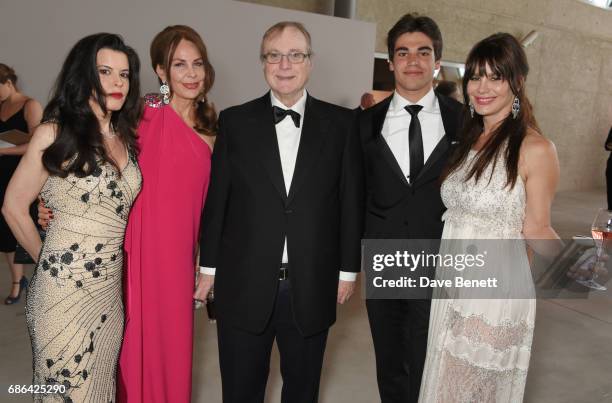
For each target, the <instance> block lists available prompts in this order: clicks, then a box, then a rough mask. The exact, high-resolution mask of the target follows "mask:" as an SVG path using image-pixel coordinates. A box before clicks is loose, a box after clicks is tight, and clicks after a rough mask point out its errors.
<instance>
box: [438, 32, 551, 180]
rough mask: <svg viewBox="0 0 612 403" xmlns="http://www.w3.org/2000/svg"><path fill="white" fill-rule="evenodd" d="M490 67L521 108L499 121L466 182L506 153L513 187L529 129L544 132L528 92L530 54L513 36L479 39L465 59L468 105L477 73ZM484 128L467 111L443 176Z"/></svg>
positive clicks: (482, 73) (457, 164)
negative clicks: (472, 83)
mask: <svg viewBox="0 0 612 403" xmlns="http://www.w3.org/2000/svg"><path fill="white" fill-rule="evenodd" d="M486 66H489V68H490V69H491V71H492V72H493V74H494V75H496V76H498V77H499V78H500V79H502V80H505V81H507V82H508V84H509V85H510V90H511V91H512V93H513V94H514V96H515V97H517V98H518V100H519V102H520V111H519V113H518V115H517V116H516V118H513V116H512V114H511V113H510V114H508V116H507V117H506V118H505V119H504V120H503V121H502V122H501V124H499V126H498V127H497V128H495V130H493V132H492V133H491V134H490V136H489V139H488V140H487V142H486V143H485V145H484V147H483V148H482V149H481V150H480V151H479V152H478V154H477V156H476V160H475V161H474V163H473V164H472V167H471V169H470V171H469V172H468V175H467V177H466V178H465V181H468V180H469V179H471V178H472V177H475V178H476V181H478V180H479V179H480V177H481V176H482V174H483V172H484V171H485V169H486V168H487V167H488V166H489V164H493V168H495V164H496V163H497V158H498V157H499V155H500V154H501V153H503V156H504V160H505V163H506V174H507V182H506V186H509V187H510V189H512V188H513V187H514V185H515V184H516V180H517V176H518V162H519V156H520V155H519V151H520V148H521V144H522V143H523V139H524V138H525V136H526V135H527V130H528V129H532V130H535V131H536V132H538V133H540V129H539V127H538V124H537V122H536V120H535V117H534V116H533V108H532V107H531V103H530V102H529V99H527V96H526V94H525V80H526V79H527V74H528V73H529V64H528V63H527V56H526V55H525V52H524V51H523V48H522V47H521V44H520V43H519V42H518V41H517V40H516V38H514V37H513V36H512V35H510V34H507V33H497V34H494V35H491V36H489V37H487V38H485V39H483V40H481V41H480V42H478V43H477V44H476V45H474V47H473V48H472V50H471V51H470V54H469V55H468V57H467V61H466V62H465V75H464V76H463V97H464V101H465V105H468V104H469V103H470V99H469V96H468V93H467V85H468V83H469V81H470V80H471V79H472V77H474V76H479V77H483V76H485V75H486ZM483 130H484V123H483V118H482V116H480V115H478V114H477V113H474V116H473V117H472V116H470V114H469V112H467V111H466V115H465V119H464V125H463V128H462V130H461V134H460V138H459V146H458V147H457V150H456V152H455V153H454V154H453V155H451V157H450V159H449V163H448V167H447V169H446V171H445V173H444V174H443V179H444V178H445V177H447V176H448V175H449V174H450V173H451V172H453V171H455V170H456V169H458V168H459V167H460V166H461V165H462V164H463V163H464V161H465V159H466V158H467V155H468V153H469V151H470V150H471V149H472V146H473V145H474V144H475V143H476V142H477V141H478V138H479V137H480V135H481V134H482V132H483Z"/></svg>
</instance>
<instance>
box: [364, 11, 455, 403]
mask: <svg viewBox="0 0 612 403" xmlns="http://www.w3.org/2000/svg"><path fill="white" fill-rule="evenodd" d="M387 45H388V50H389V68H390V70H391V71H393V74H394V76H395V92H394V93H393V95H391V96H390V97H388V98H387V99H386V100H384V101H382V102H380V103H379V104H377V105H375V106H373V107H372V108H369V109H367V110H365V111H363V112H361V114H360V115H359V119H358V130H359V134H360V138H361V141H362V146H363V150H364V165H365V169H366V189H367V191H366V218H365V235H364V238H389V239H398V238H399V239H439V238H440V237H441V235H442V226H443V223H442V221H441V217H442V213H443V212H444V210H445V207H444V205H443V203H442V200H441V198H440V183H439V178H440V174H441V172H442V170H443V168H444V166H445V163H446V160H447V157H448V155H449V152H450V151H451V149H452V147H453V144H455V143H456V141H455V140H454V139H455V134H456V132H457V130H458V126H459V121H460V116H461V111H462V105H461V104H460V103H458V102H457V101H455V100H452V99H450V98H447V97H444V96H441V95H438V94H436V93H435V92H434V90H433V74H434V71H435V70H436V69H438V68H440V58H441V54H442V36H441V33H440V30H439V29H438V27H437V25H436V23H435V22H434V21H433V20H431V19H430V18H428V17H424V16H421V17H416V16H413V15H410V14H407V15H405V16H404V17H402V18H401V19H400V20H399V21H398V22H397V23H396V24H395V26H393V28H391V30H390V31H389V33H388V38H387ZM366 306H367V310H368V317H369V320H370V328H371V331H372V338H373V340H374V350H375V353H376V371H377V379H378V388H379V392H380V396H381V400H382V402H383V403H406V402H416V401H417V400H418V396H419V388H420V385H421V377H422V374H423V366H424V362H425V352H426V347H427V330H428V323H429V308H430V301H428V300H382V299H379V300H374V299H371V300H367V301H366Z"/></svg>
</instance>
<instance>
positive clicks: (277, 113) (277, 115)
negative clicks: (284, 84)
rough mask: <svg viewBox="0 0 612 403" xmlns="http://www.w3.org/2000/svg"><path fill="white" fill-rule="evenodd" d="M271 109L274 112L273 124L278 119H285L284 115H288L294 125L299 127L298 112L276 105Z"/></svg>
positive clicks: (276, 122)
mask: <svg viewBox="0 0 612 403" xmlns="http://www.w3.org/2000/svg"><path fill="white" fill-rule="evenodd" d="M272 111H273V112H274V124H278V123H279V122H280V121H282V120H283V119H285V116H287V115H289V116H291V119H293V123H295V127H300V114H299V113H297V112H296V111H292V110H291V109H283V108H279V107H278V106H273V107H272Z"/></svg>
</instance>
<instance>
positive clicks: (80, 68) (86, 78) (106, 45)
mask: <svg viewBox="0 0 612 403" xmlns="http://www.w3.org/2000/svg"><path fill="white" fill-rule="evenodd" d="M101 49H110V50H114V51H117V52H121V53H124V54H125V55H126V56H127V58H128V64H129V84H130V89H129V92H128V94H127V97H126V100H125V103H124V104H123V107H122V108H121V110H119V111H116V112H112V115H111V125H112V127H113V129H114V130H115V132H116V133H117V136H119V138H120V139H121V141H122V142H123V144H124V145H125V146H126V147H128V149H129V150H130V151H131V152H132V153H134V154H137V153H138V146H137V143H136V138H137V135H136V128H137V125H138V121H139V118H140V113H141V110H142V102H141V100H140V79H139V71H140V60H139V59H138V55H137V54H136V52H135V51H134V49H132V48H131V47H129V46H127V45H126V44H125V43H124V42H123V39H122V38H121V37H120V36H119V35H115V34H109V33H99V34H94V35H89V36H86V37H85V38H83V39H81V40H79V41H78V42H77V43H76V44H75V45H74V47H73V48H72V49H71V50H70V52H69V53H68V57H67V58H66V60H65V61H64V65H63V66H62V70H61V71H60V73H59V76H58V78H57V81H56V83H55V87H54V89H53V91H52V96H51V100H50V101H49V103H48V104H47V107H46V108H45V110H44V113H43V122H51V123H54V124H56V125H57V136H56V138H55V141H54V142H53V143H52V144H51V145H50V146H49V147H48V148H47V149H46V150H45V152H44V153H43V157H42V161H43V165H44V166H45V168H46V169H47V171H49V173H50V174H51V175H57V176H60V177H66V176H67V175H68V174H70V173H74V174H75V175H76V176H78V177H84V176H87V175H90V174H91V173H92V172H93V171H94V170H95V169H96V168H97V167H98V164H100V163H103V162H108V163H110V164H112V165H113V166H114V167H115V168H116V169H117V171H118V172H120V169H119V167H118V166H117V164H116V162H115V161H113V159H112V158H110V157H109V156H108V154H107V153H106V150H105V148H104V144H103V137H102V133H101V128H100V123H99V121H98V119H97V118H96V116H95V114H94V112H93V111H92V109H91V106H90V105H89V101H90V99H91V98H92V97H93V98H95V101H96V102H97V103H98V105H99V106H100V108H101V109H102V112H103V113H107V112H108V111H107V109H106V102H105V95H104V90H103V89H102V85H101V83H100V78H99V76H98V68H97V66H96V60H97V55H98V51H100V50H101Z"/></svg>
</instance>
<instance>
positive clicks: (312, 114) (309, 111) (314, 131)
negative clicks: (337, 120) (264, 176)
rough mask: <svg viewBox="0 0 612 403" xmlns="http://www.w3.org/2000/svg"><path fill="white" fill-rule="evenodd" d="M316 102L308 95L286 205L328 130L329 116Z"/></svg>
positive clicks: (312, 160)
mask: <svg viewBox="0 0 612 403" xmlns="http://www.w3.org/2000/svg"><path fill="white" fill-rule="evenodd" d="M318 102H319V101H317V100H316V99H314V98H313V97H311V96H310V95H308V96H307V98H306V107H305V109H304V119H303V127H302V134H301V135H300V146H299V148H298V154H297V160H296V162H295V170H294V172H293V178H292V180H291V187H290V189H289V196H288V198H287V205H289V204H291V202H292V201H293V199H294V198H295V195H296V193H297V192H298V191H299V189H300V186H301V185H302V184H303V183H304V180H305V178H306V177H307V176H308V172H309V171H310V168H311V167H312V166H313V164H314V163H315V162H316V161H317V159H318V156H319V155H320V150H321V147H322V146H323V144H324V140H325V138H326V134H327V131H328V129H329V125H330V119H329V116H327V115H326V114H325V113H324V111H322V110H321V109H320V108H319V107H318ZM277 149H278V145H277ZM281 177H282V172H281Z"/></svg>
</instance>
